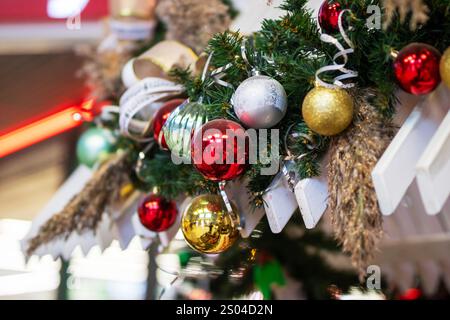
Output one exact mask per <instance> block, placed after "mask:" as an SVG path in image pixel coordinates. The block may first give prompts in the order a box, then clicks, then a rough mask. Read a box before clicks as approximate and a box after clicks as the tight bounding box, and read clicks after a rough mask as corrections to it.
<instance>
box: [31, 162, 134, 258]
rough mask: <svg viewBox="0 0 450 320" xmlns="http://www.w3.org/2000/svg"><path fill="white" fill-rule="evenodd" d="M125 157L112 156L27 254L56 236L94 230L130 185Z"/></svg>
mask: <svg viewBox="0 0 450 320" xmlns="http://www.w3.org/2000/svg"><path fill="white" fill-rule="evenodd" d="M129 172H130V167H129V164H128V161H127V154H126V153H120V154H116V155H114V156H113V157H112V158H111V159H110V160H109V161H107V162H105V163H104V164H103V165H102V166H101V167H100V168H99V169H98V170H97V171H96V172H95V173H94V175H93V177H92V178H91V180H90V181H89V182H88V183H87V184H86V186H85V187H84V188H83V190H82V191H81V192H80V193H79V194H77V195H76V196H75V197H73V198H72V199H71V200H70V201H69V203H68V204H67V205H66V206H65V207H64V209H63V210H62V211H61V212H60V213H58V214H55V215H54V216H53V217H51V218H50V219H49V220H48V221H47V222H46V223H45V224H44V225H43V226H41V228H40V230H39V233H38V234H37V235H36V236H35V237H34V238H32V239H31V240H30V241H29V243H28V248H27V254H28V255H31V254H33V252H34V251H35V250H36V249H37V248H38V247H40V246H41V245H44V244H46V243H49V242H51V241H52V240H53V239H56V238H58V237H65V238H67V237H69V236H70V234H71V233H72V232H78V233H81V232H82V231H84V230H95V229H96V228H97V226H98V223H99V222H100V220H101V217H102V215H103V213H104V212H105V209H106V208H107V207H108V206H110V205H112V204H113V203H114V202H115V201H116V200H118V199H119V197H120V190H121V188H122V186H124V185H126V184H128V183H130V178H129Z"/></svg>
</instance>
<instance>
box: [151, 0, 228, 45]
mask: <svg viewBox="0 0 450 320" xmlns="http://www.w3.org/2000/svg"><path fill="white" fill-rule="evenodd" d="M228 9H229V8H228V6H226V5H225V4H224V3H223V2H222V1H221V0H160V1H159V3H158V6H157V7H156V14H157V16H158V18H159V19H160V20H161V21H162V22H164V24H165V25H166V27H167V33H166V39H167V40H176V41H180V42H182V43H183V44H185V45H187V46H188V47H190V48H192V49H193V50H194V51H195V52H197V53H201V52H203V49H204V48H205V47H206V45H207V44H208V41H209V40H210V39H211V38H212V36H213V35H214V34H216V33H218V32H224V31H225V30H227V29H228V27H229V26H230V23H231V18H230V16H229V13H228Z"/></svg>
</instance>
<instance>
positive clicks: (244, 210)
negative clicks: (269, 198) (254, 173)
mask: <svg viewBox="0 0 450 320" xmlns="http://www.w3.org/2000/svg"><path fill="white" fill-rule="evenodd" d="M246 183H247V182H246V181H230V182H228V183H227V185H226V193H227V196H228V198H229V199H230V200H231V201H233V202H234V204H235V205H236V207H237V209H238V211H239V214H240V215H241V219H242V220H243V221H241V223H242V222H243V224H244V225H243V228H242V229H241V236H242V237H243V238H248V237H249V236H250V235H251V233H252V232H253V230H254V229H255V228H256V226H257V225H258V223H259V221H261V219H262V217H263V216H264V215H265V213H266V212H265V210H264V208H257V209H253V208H252V207H251V206H250V203H249V194H248V193H247V188H246Z"/></svg>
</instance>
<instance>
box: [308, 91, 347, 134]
mask: <svg viewBox="0 0 450 320" xmlns="http://www.w3.org/2000/svg"><path fill="white" fill-rule="evenodd" d="M302 114H303V119H304V121H305V123H306V124H307V125H308V127H309V128H310V129H311V130H313V131H314V132H317V133H319V134H321V135H324V136H333V135H336V134H339V133H341V132H342V131H344V130H345V129H346V128H347V127H348V126H349V125H350V123H351V122H352V119H353V99H352V97H351V96H350V95H349V94H348V93H347V91H345V90H343V89H330V88H325V87H315V88H314V89H312V90H311V91H310V92H309V93H308V94H307V95H306V97H305V100H304V101H303V107H302Z"/></svg>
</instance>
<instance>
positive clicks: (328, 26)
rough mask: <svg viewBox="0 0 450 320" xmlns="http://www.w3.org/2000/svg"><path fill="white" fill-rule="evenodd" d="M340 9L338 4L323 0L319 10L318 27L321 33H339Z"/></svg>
mask: <svg viewBox="0 0 450 320" xmlns="http://www.w3.org/2000/svg"><path fill="white" fill-rule="evenodd" d="M341 11H342V8H341V5H340V4H339V3H338V2H334V1H329V0H325V1H324V2H323V3H322V5H321V6H320V9H319V25H320V27H321V28H322V32H325V33H336V32H338V31H339V14H340V13H341Z"/></svg>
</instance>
